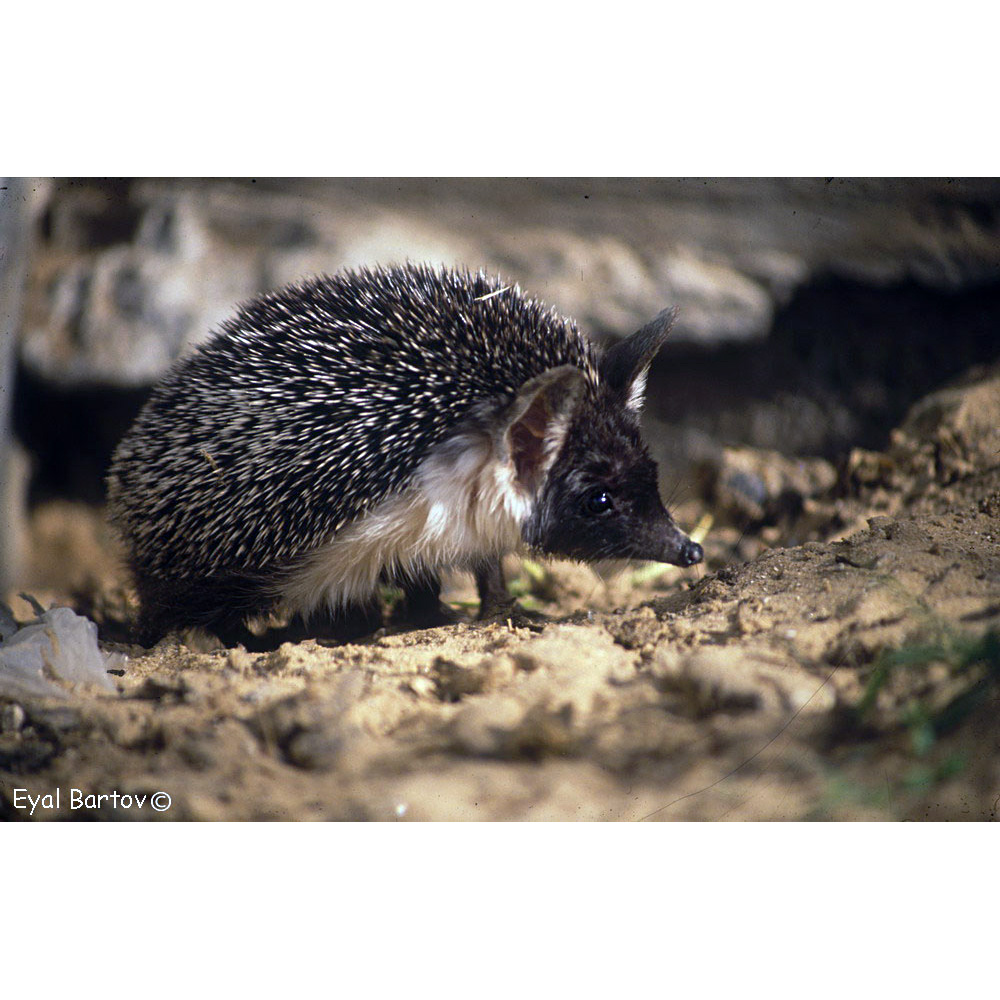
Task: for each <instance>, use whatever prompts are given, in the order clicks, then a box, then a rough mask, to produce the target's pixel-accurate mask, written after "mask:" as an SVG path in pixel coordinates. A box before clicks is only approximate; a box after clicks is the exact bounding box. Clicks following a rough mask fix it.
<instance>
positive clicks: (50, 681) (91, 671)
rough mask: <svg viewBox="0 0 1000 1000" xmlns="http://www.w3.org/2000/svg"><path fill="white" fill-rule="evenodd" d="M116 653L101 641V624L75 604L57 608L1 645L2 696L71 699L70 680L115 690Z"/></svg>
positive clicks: (44, 613)
mask: <svg viewBox="0 0 1000 1000" xmlns="http://www.w3.org/2000/svg"><path fill="white" fill-rule="evenodd" d="M114 662H118V657H117V656H116V655H115V654H112V655H111V656H107V655H106V654H104V653H103V652H101V649H100V647H99V646H98V645H97V626H96V625H95V624H94V623H93V622H92V621H89V620H88V619H87V618H84V617H83V616H82V615H78V614H76V612H74V611H72V610H71V609H70V608H52V609H51V610H50V611H45V612H43V613H42V614H41V615H39V616H38V618H37V619H36V620H35V621H34V622H32V623H30V624H28V625H25V626H24V627H23V628H21V629H18V631H17V632H15V633H14V634H13V635H11V636H10V637H9V638H6V639H4V640H3V642H2V643H0V695H2V696H5V697H8V698H23V697H33V696H34V697H54V698H65V697H67V690H66V688H65V687H64V684H65V683H68V684H80V685H83V686H90V687H98V688H101V689H103V690H105V691H114V690H115V685H114V683H113V682H112V680H111V678H110V677H109V676H108V673H107V671H108V667H109V665H110V664H112V663H114Z"/></svg>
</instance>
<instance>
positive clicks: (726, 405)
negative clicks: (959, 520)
mask: <svg viewBox="0 0 1000 1000" xmlns="http://www.w3.org/2000/svg"><path fill="white" fill-rule="evenodd" d="M0 250H2V257H0V336H2V338H3V339H2V342H0V499H2V503H3V525H2V528H3V535H2V536H0V546H2V548H0V576H2V577H3V584H4V587H5V588H7V587H10V586H13V585H14V583H15V582H17V581H21V580H30V579H36V580H37V579H39V578H40V577H41V576H44V575H45V572H43V571H42V570H40V569H39V568H38V567H37V566H33V567H32V566H31V561H32V551H31V549H32V544H36V543H37V542H38V539H39V538H42V537H48V536H46V532H48V535H49V536H51V535H52V534H53V533H54V534H55V535H58V534H59V531H60V530H63V529H60V528H59V527H58V524H59V516H58V514H53V513H52V511H53V509H56V508H53V507H52V504H59V503H66V502H75V503H84V504H90V505H94V506H95V507H97V506H99V505H100V503H101V500H102V494H103V484H102V477H103V472H104V469H105V467H106V465H107V461H108V459H109V457H110V454H111V451H112V449H113V447H114V445H115V443H116V442H117V440H118V438H119V437H120V436H121V434H122V433H123V432H124V430H125V428H126V427H127V425H128V423H129V422H130V421H131V419H132V418H133V417H134V415H135V413H136V411H137V410H138V408H139V406H140V405H141V403H142V401H143V399H144V398H145V394H146V392H147V391H148V388H149V386H150V385H151V384H152V382H153V381H155V380H156V378H157V377H158V376H159V375H160V374H161V373H162V372H163V371H164V370H165V368H166V367H167V366H168V365H169V364H170V363H171V362H172V361H173V360H174V359H175V358H176V357H177V356H178V355H179V354H181V353H182V352H184V351H186V350H189V349H190V348H191V347H193V346H194V345H196V344H197V343H199V342H200V341H201V340H203V339H204V338H205V337H206V336H207V335H208V333H209V332H210V330H211V329H212V327H213V326H214V325H216V324H217V323H218V322H219V321H221V320H222V319H224V318H225V317H226V316H227V315H229V314H230V313H231V311H232V309H233V306H234V304H235V303H236V302H238V301H240V300H242V299H245V298H247V297H249V296H251V295H253V294H255V293H257V292H260V291H264V290H267V289H270V288H274V287H277V286H279V285H282V284H284V283H286V282H288V281H290V280H293V279H296V278H299V277H302V276H304V275H306V274H310V273H316V272H321V271H327V272H333V271H336V270H338V269H340V268H342V267H345V266H352V265H359V264H373V263H391V262H394V261H402V260H404V259H412V260H426V261H431V262H438V263H443V264H449V265H454V264H459V265H465V266H468V267H470V268H472V269H476V268H479V267H485V268H487V269H489V270H494V271H499V272H501V273H502V274H503V275H504V276H505V277H506V278H509V279H511V280H515V281H517V282H518V283H519V284H520V285H521V287H522V288H524V289H526V290H527V291H529V292H531V293H532V294H534V295H537V296H538V297H540V298H542V299H544V300H545V301H547V302H549V303H550V304H552V305H554V306H556V307H557V308H558V309H559V310H560V311H561V312H563V313H565V314H568V315H570V316H573V317H575V318H576V319H578V320H579V321H580V323H581V325H582V327H583V328H584V329H585V330H586V331H587V332H588V333H590V334H592V335H593V336H594V337H595V338H596V339H598V340H607V339H609V338H613V337H616V336H619V335H623V334H628V333H630V332H631V331H632V330H633V329H635V328H636V327H638V326H639V325H641V324H642V323H643V322H645V321H646V320H647V319H649V318H650V317H651V316H652V315H654V314H655V313H656V312H658V311H659V310H660V309H662V308H663V307H664V306H666V305H670V304H676V305H677V306H679V307H680V319H679V320H678V324H677V327H676V330H675V334H674V336H673V338H672V341H671V343H670V344H668V346H667V348H666V349H665V350H664V351H663V353H662V355H661V357H660V358H659V359H658V361H657V363H656V366H655V370H654V372H653V377H652V379H651V382H650V392H649V401H648V406H647V417H646V419H647V420H648V422H649V425H650V426H649V436H650V440H651V445H652V448H653V451H654V453H655V455H656V457H657V458H658V459H659V460H660V461H661V463H662V467H663V476H664V482H663V486H664V492H665V494H666V495H668V496H672V497H673V498H674V503H675V505H676V504H678V503H679V504H681V505H682V507H683V505H684V504H688V505H689V508H684V509H685V511H687V510H688V509H690V512H691V514H692V515H694V514H695V513H696V512H697V509H698V505H702V506H704V505H705V504H709V505H712V504H714V505H716V506H717V507H720V508H727V507H728V509H730V510H732V511H734V512H736V513H737V514H738V515H739V516H743V517H747V518H751V519H753V518H757V520H758V521H760V520H761V519H764V520H766V519H767V518H768V517H772V518H773V517H774V516H775V515H774V509H775V504H778V506H780V501H781V498H782V497H783V496H785V495H786V494H787V493H788V492H789V491H791V492H792V493H794V494H795V495H797V496H798V497H799V498H800V502H799V506H800V507H801V498H802V497H805V498H806V499H808V498H809V496H810V495H812V494H818V493H821V492H823V491H828V490H829V489H830V488H831V483H832V481H833V480H834V479H836V476H837V473H836V469H837V467H838V463H841V464H842V463H843V462H844V461H845V456H847V455H848V453H849V452H850V451H851V450H852V449H854V448H858V447H861V448H873V449H877V448H880V447H884V446H885V444H886V442H887V436H888V434H889V431H890V430H891V428H892V427H894V426H895V425H896V424H898V423H899V421H900V419H901V418H902V416H903V415H904V414H905V412H906V409H907V408H908V407H909V405H910V404H911V403H912V402H913V401H914V400H916V399H917V398H918V397H920V396H921V395H923V394H925V393H927V392H928V391H930V390H931V389H933V388H935V387H936V386H938V385H941V384H943V383H945V382H946V381H948V380H949V379H950V378H953V377H955V376H958V375H959V374H961V373H963V372H965V371H967V370H968V369H969V368H970V367H972V366H974V365H977V364H984V363H989V362H992V361H995V360H996V359H997V358H998V356H1000V185H998V183H997V182H996V181H994V180H991V179H972V180H948V179H940V180H891V179H879V180H841V179H806V180H796V179H781V180H767V179H752V180H737V179H733V180H663V179H640V180H627V179H622V180H618V179H597V180H593V179H549V178H545V179H503V180H496V179H489V178H486V179H481V178H473V179H441V180H434V179H362V180H351V179H335V180H320V179H300V180H277V179H268V180H265V179H257V180H253V179H242V180H230V181H223V180H183V179H165V180H157V179H142V180H102V179H81V180H68V179H67V180H17V179H13V180H8V181H5V182H3V190H2V191H0ZM810 491H811V493H810ZM46 505H48V506H46ZM39 512H41V513H39ZM32 517H34V521H32V520H31V519H32ZM46 517H47V518H48V519H49V520H48V521H46ZM682 523H683V520H682ZM46 525H48V526H47V527H46ZM26 539H32V540H33V541H32V542H31V543H30V544H26V543H25V540H26ZM793 540H794V539H793ZM800 540H801V539H800ZM94 544H95V545H96V546H97V547H98V548H101V549H103V548H104V545H105V543H104V541H103V540H102V539H101V538H99V537H97V536H95V540H94ZM66 551H67V552H70V551H71V550H70V549H66ZM73 551H76V550H73ZM70 558H75V556H69V555H68V556H67V559H70ZM26 567H28V568H26ZM63 568H64V569H65V568H66V567H63ZM46 572H50V571H46Z"/></svg>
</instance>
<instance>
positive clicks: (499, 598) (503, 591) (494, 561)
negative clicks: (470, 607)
mask: <svg viewBox="0 0 1000 1000" xmlns="http://www.w3.org/2000/svg"><path fill="white" fill-rule="evenodd" d="M475 577H476V589H477V590H478V591H479V619H480V621H488V620H492V619H498V618H500V619H502V618H507V617H509V615H510V614H511V612H512V611H514V610H515V609H516V607H517V602H516V601H515V600H514V598H513V597H511V596H510V591H508V590H507V581H506V579H505V578H504V572H503V563H502V561H501V560H500V557H499V556H493V557H491V558H488V559H484V560H483V561H482V562H480V563H479V564H478V565H477V566H476V569H475Z"/></svg>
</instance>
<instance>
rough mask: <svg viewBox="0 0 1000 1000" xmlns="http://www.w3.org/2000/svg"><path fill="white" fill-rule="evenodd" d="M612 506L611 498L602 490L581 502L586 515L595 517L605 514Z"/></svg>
mask: <svg viewBox="0 0 1000 1000" xmlns="http://www.w3.org/2000/svg"><path fill="white" fill-rule="evenodd" d="M612 507H614V504H613V503H612V502H611V497H610V496H609V495H608V494H607V493H605V492H604V490H599V491H598V492H596V493H591V494H590V496H589V497H587V499H586V500H584V501H583V509H584V511H585V512H586V513H587V514H592V515H594V516H595V517H597V516H598V515H600V514H607V513H608V512H609V511H610V510H611V508H612Z"/></svg>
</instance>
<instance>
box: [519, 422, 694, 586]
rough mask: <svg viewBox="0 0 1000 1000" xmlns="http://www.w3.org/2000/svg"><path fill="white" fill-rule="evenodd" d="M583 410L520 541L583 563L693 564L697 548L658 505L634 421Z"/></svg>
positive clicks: (652, 467) (652, 476) (651, 464)
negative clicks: (581, 417) (645, 562)
mask: <svg viewBox="0 0 1000 1000" xmlns="http://www.w3.org/2000/svg"><path fill="white" fill-rule="evenodd" d="M585 409H586V410H587V412H586V413H585V415H584V418H583V419H578V420H577V421H575V422H574V425H573V427H572V429H571V430H570V433H569V434H568V435H567V441H566V445H565V447H564V449H563V451H562V453H561V454H560V456H559V459H558V460H557V461H556V462H555V464H554V465H553V467H552V471H551V473H550V474H549V477H548V479H547V481H546V484H545V487H544V488H543V489H542V491H541V493H540V494H539V496H538V499H537V501H536V503H535V505H534V507H533V509H532V513H531V516H530V517H529V519H528V521H527V523H526V524H525V528H524V535H525V541H527V542H528V544H529V545H531V546H533V547H535V548H538V549H541V550H542V551H544V552H547V553H549V554H551V555H558V556H565V557H567V558H570V559H580V560H584V561H587V562H590V561H596V560H600V559H651V560H655V561H656V562H668V563H674V564H675V565H678V566H691V565H692V564H694V563H696V562H700V561H701V558H702V551H701V546H700V545H698V544H697V543H695V542H692V541H691V539H689V538H688V537H687V536H686V535H685V534H684V533H683V532H682V531H681V530H680V529H679V528H678V527H677V526H676V525H675V524H674V522H673V519H672V518H671V517H670V515H669V514H668V513H667V511H666V509H665V508H664V506H663V503H662V502H661V500H660V494H659V491H658V489H657V484H656V465H655V463H654V462H653V461H652V459H650V457H649V455H648V454H647V452H646V449H645V447H644V446H643V444H642V441H641V440H640V438H639V434H638V429H637V428H636V427H635V425H634V423H633V422H632V421H630V420H629V419H628V418H627V417H625V416H623V415H613V414H609V413H607V412H603V413H602V412H600V411H599V410H595V412H590V410H589V407H586V408H585Z"/></svg>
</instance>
